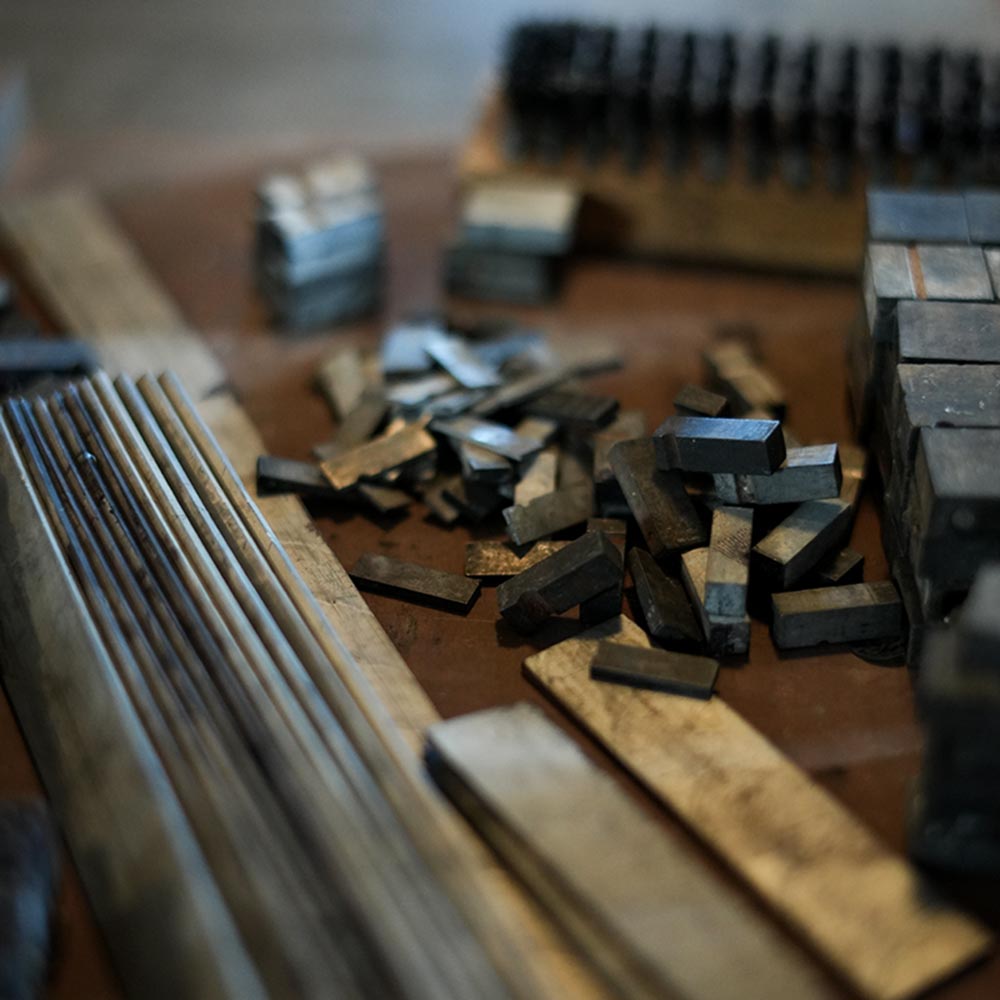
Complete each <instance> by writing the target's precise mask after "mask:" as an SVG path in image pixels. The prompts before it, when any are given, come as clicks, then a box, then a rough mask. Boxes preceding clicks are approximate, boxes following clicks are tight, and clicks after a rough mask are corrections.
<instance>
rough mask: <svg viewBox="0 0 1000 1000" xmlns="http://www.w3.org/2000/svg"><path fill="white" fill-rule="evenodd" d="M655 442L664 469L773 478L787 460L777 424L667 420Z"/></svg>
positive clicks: (658, 461)
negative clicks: (757, 475) (747, 474)
mask: <svg viewBox="0 0 1000 1000" xmlns="http://www.w3.org/2000/svg"><path fill="white" fill-rule="evenodd" d="M653 440H654V441H655V442H656V464H657V465H658V466H659V467H660V468H661V469H682V470H684V471H685V472H726V473H758V474H763V475H769V474H770V473H772V472H774V471H775V470H776V469H778V467H779V466H780V465H781V463H782V462H783V461H784V460H785V439H784V437H783V436H782V434H781V424H780V423H779V422H778V421H777V420H738V419H733V418H729V417H683V416H675V417H667V419H666V420H664V421H663V423H662V424H660V426H659V427H658V428H657V429H656V431H655V432H654V434H653Z"/></svg>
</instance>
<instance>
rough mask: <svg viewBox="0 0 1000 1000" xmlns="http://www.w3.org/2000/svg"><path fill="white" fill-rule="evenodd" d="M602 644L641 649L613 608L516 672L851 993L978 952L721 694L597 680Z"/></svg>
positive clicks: (970, 928)
mask: <svg viewBox="0 0 1000 1000" xmlns="http://www.w3.org/2000/svg"><path fill="white" fill-rule="evenodd" d="M601 640H609V641H614V642H623V643H626V644H630V645H637V646H646V647H648V646H649V645H650V643H649V638H648V636H646V635H645V633H643V632H642V630H641V629H639V628H638V626H636V625H634V624H633V623H632V622H630V621H629V620H628V619H626V618H619V619H617V620H615V621H611V622H607V623H605V624H604V625H601V626H598V627H597V628H594V629H591V630H589V631H588V632H584V633H583V634H582V635H580V636H577V637H575V638H573V639H568V640H566V641H565V642H561V643H559V644H557V645H555V646H552V647H551V648H549V649H546V650H544V651H543V652H541V653H535V654H534V655H533V656H529V657H528V659H527V660H525V663H524V666H525V670H526V672H527V673H528V675H529V676H530V677H531V678H532V680H534V681H535V682H536V683H537V684H538V685H539V686H540V687H541V688H543V689H544V690H545V691H546V692H547V693H548V694H550V695H551V696H552V697H553V698H555V699H556V701H558V702H559V703H560V704H561V705H562V706H563V708H565V709H566V711H568V712H569V713H570V714H571V715H573V716H574V718H576V719H577V720H578V721H579V722H580V723H581V724H582V725H583V726H585V727H586V728H587V730H588V731H589V732H590V733H591V734H592V735H593V736H594V737H595V738H596V739H598V740H599V741H600V742H601V743H602V744H603V745H604V746H605V748H606V749H607V750H608V751H609V752H610V753H611V754H613V755H614V756H615V757H616V758H617V759H618V761H619V762H620V763H621V764H622V765H624V766H625V767H626V768H627V769H628V770H629V771H631V773H632V774H633V775H634V776H635V777H636V778H637V779H638V780H640V781H641V782H643V784H645V785H646V787H647V788H649V790H650V791H651V792H652V793H653V794H654V795H656V796H658V797H659V798H661V799H662V800H663V802H664V803H665V804H667V805H668V806H669V807H670V808H671V809H672V810H673V811H674V812H676V813H677V814H678V816H680V818H681V819H682V820H683V821H684V822H685V823H686V824H687V825H688V826H690V827H691V829H692V830H693V831H694V832H695V833H696V834H697V835H698V836H699V837H701V838H702V839H703V840H704V841H705V842H706V843H707V844H709V845H710V846H711V847H712V848H713V849H714V850H715V851H717V852H718V853H719V854H720V855H721V856H722V858H723V859H724V860H725V861H726V862H727V863H728V864H729V865H730V866H731V867H732V868H733V869H734V870H735V871H736V872H737V874H739V875H740V876H741V877H742V878H743V879H745V880H746V881H747V882H748V883H749V885H750V886H751V887H752V888H753V889H754V890H755V891H756V892H757V893H759V894H760V896H761V897H762V898H763V900H764V901H765V902H766V903H767V904H768V905H769V906H770V907H772V909H774V910H775V911H776V912H777V913H778V914H779V915H780V916H781V917H782V918H783V919H784V920H786V921H787V922H788V923H789V925H790V926H792V927H793V928H794V929H795V930H796V931H797V932H798V933H799V934H801V935H802V937H803V938H804V939H805V940H806V942H807V943H808V944H809V945H810V946H811V947H813V948H814V949H815V950H816V951H817V952H818V953H819V954H820V955H822V956H823V957H824V958H825V959H826V960H827V962H829V964H830V965H831V966H833V968H835V969H836V970H837V971H838V972H839V973H840V974H841V975H842V976H843V977H844V978H845V979H846V980H847V981H848V982H849V983H850V984H851V985H852V986H853V987H854V988H855V989H856V990H858V991H859V992H861V993H862V994H864V995H865V996H867V997H872V998H876V1000H902V998H904V997H911V996H913V995H915V994H917V993H920V992H922V991H923V990H925V989H927V988H928V987H930V986H932V985H933V984H934V983H936V982H939V981H940V980H942V979H944V978H946V977H948V976H950V975H952V974H953V973H955V972H957V971H959V970H960V969H962V968H964V967H965V966H966V965H968V964H969V963H970V962H972V961H974V960H975V959H976V958H978V957H980V956H981V955H982V954H983V953H984V952H985V951H986V950H987V948H988V947H989V945H990V940H991V938H990V933H989V932H988V931H987V930H986V929H985V928H984V927H983V926H981V925H980V924H978V923H977V922H976V921H974V920H972V919H971V918H969V917H966V916H964V915H963V914H961V913H959V912H958V911H957V910H955V909H953V908H952V907H950V906H948V905H946V904H945V903H943V902H940V901H937V900H935V898H934V896H933V894H931V893H929V892H928V891H927V887H926V886H925V885H924V884H923V883H922V881H921V879H920V877H919V875H918V873H917V872H916V870H915V869H914V868H912V867H911V866H910V865H909V864H907V862H906V861H904V860H903V859H902V858H900V857H898V856H896V855H894V854H893V853H892V852H890V851H889V850H887V849H886V847H885V846H884V845H883V844H882V843H880V841H879V840H878V839H877V838H876V837H875V836H874V835H873V834H872V833H871V831H869V830H868V829H867V828H866V827H865V826H863V825H862V824H861V823H860V822H858V820H856V819H855V818H854V817H853V816H851V815H850V814H849V813H848V812H847V811H846V810H845V809H844V808H843V806H841V805H840V803H838V802H837V801H836V800H835V799H834V798H832V796H830V795H829V794H828V793H827V792H825V791H824V790H823V789H822V788H820V786H819V785H817V784H816V783H815V782H813V781H812V780H811V779H810V778H809V776H808V775H807V774H805V773H804V772H803V771H801V770H799V768H797V767H796V766H795V765H794V764H793V763H792V762H791V761H789V760H788V758H786V757H785V756H783V755H782V754H781V753H780V752H779V751H778V750H777V749H776V748H775V747H774V746H773V745H772V744H771V743H769V742H768V740H767V739H765V738H764V736H763V735H761V733H759V732H758V731H757V730H756V729H754V728H753V726H751V725H750V724H749V723H748V722H746V721H745V720H744V719H743V718H741V717H740V716H739V715H737V714H736V712H734V711H733V710H732V709H731V708H730V707H729V706H728V705H726V703H725V702H724V701H723V700H722V699H721V698H718V697H715V698H712V699H711V700H710V701H705V702H702V701H696V700H694V699H690V698H673V697H669V696H664V695H662V694H658V693H656V692H650V691H640V690H634V689H630V688H624V687H620V686H618V685H614V684H594V683H593V682H592V681H591V680H590V677H589V671H590V661H591V659H592V658H593V653H594V651H595V650H596V648H597V644H598V643H599V642H600V641H601Z"/></svg>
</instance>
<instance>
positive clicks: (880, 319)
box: [861, 243, 917, 342]
mask: <svg viewBox="0 0 1000 1000" xmlns="http://www.w3.org/2000/svg"><path fill="white" fill-rule="evenodd" d="M861 293H862V297H863V298H864V303H865V313H866V315H867V318H868V330H869V333H870V336H871V337H872V339H873V340H876V341H879V342H886V341H888V340H890V339H891V338H892V335H893V331H894V329H895V317H896V305H897V303H898V302H899V301H900V300H901V299H915V298H916V297H917V289H916V285H915V284H914V281H913V274H912V272H911V270H910V253H909V249H908V248H907V247H905V246H901V245H898V244H894V243H870V244H869V245H868V251H867V253H866V255H865V266H864V272H863V274H862V278H861Z"/></svg>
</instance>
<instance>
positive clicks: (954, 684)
mask: <svg viewBox="0 0 1000 1000" xmlns="http://www.w3.org/2000/svg"><path fill="white" fill-rule="evenodd" d="M998 607H1000V564H998V563H989V564H987V565H985V566H983V567H982V568H981V569H980V571H979V573H978V574H977V575H976V579H975V582H974V583H973V585H972V589H971V591H970V593H969V597H968V600H966V602H965V604H964V605H963V607H962V611H961V614H960V615H958V616H957V621H956V622H955V623H954V624H953V625H952V626H951V627H950V628H946V627H941V626H937V627H935V628H934V629H931V630H930V631H929V632H928V634H927V637H926V640H925V642H924V648H923V652H922V654H921V664H920V676H919V679H918V685H917V694H918V704H919V707H920V714H921V718H922V721H923V723H924V727H925V730H926V736H927V742H926V747H925V751H924V765H923V770H922V772H921V775H920V780H919V784H918V787H917V791H916V795H915V796H914V802H913V814H912V822H911V829H910V846H911V851H912V852H913V854H914V855H915V856H916V857H917V858H919V859H920V860H922V861H926V862H928V863H930V864H934V865H939V866H942V867H945V868H951V869H959V870H964V871H993V872H996V871H1000V795H998V793H997V789H998V787H1000V736H998V733H997V725H996V721H997V715H998V712H1000V670H998V665H1000V619H998V616H997V608H998Z"/></svg>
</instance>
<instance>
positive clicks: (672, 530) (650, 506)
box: [611, 438, 706, 559]
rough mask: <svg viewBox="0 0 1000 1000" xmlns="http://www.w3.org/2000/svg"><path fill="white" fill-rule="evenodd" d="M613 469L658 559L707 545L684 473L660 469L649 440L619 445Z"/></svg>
mask: <svg viewBox="0 0 1000 1000" xmlns="http://www.w3.org/2000/svg"><path fill="white" fill-rule="evenodd" d="M611 466H612V468H613V469H614V472H615V476H616V477H617V479H618V483H619V485H620V486H621V488H622V492H623V494H624V495H625V501H626V503H627V504H628V506H629V510H630V511H631V512H632V516H633V517H634V518H635V519H636V521H637V522H638V525H639V530H640V531H641V532H642V536H643V538H645V539H646V544H647V545H648V546H649V551H650V552H651V553H652V555H653V557H654V558H656V559H660V558H662V557H664V556H666V555H668V554H670V553H671V552H682V551H684V550H685V549H690V548H694V547H695V546H696V545H704V544H705V540H706V533H705V526H704V525H703V524H702V523H701V519H700V518H699V517H698V512H697V511H696V510H695V508H694V503H693V502H692V501H691V498H690V497H689V496H688V494H687V491H686V490H685V489H684V482H683V480H682V479H681V476H680V473H679V472H676V471H669V472H667V471H664V470H662V469H658V468H657V467H656V456H655V454H654V450H653V442H652V441H651V440H650V439H649V438H640V439H638V440H636V441H619V442H617V443H616V444H615V445H614V446H613V447H612V448H611Z"/></svg>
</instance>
